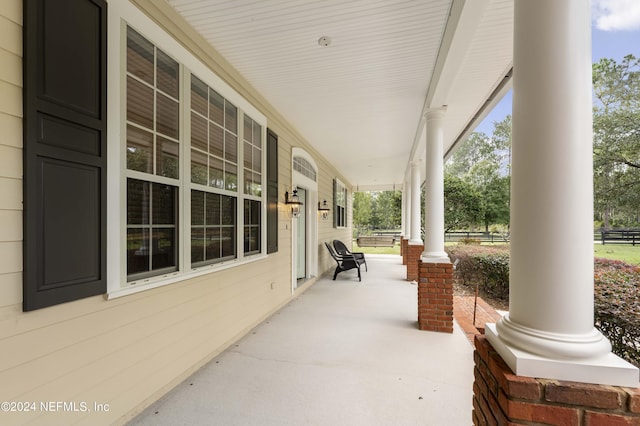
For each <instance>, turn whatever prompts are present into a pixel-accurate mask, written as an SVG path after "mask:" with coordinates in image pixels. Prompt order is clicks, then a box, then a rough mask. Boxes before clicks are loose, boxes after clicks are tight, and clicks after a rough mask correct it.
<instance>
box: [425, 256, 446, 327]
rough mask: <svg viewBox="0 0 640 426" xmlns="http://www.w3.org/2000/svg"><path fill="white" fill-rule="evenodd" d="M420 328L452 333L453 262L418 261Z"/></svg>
mask: <svg viewBox="0 0 640 426" xmlns="http://www.w3.org/2000/svg"><path fill="white" fill-rule="evenodd" d="M419 275H420V279H419V280H418V325H419V327H420V330H429V331H439V332H443V333H453V264H451V263H426V262H422V261H420V262H419Z"/></svg>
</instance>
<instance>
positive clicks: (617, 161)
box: [593, 55, 640, 228]
mask: <svg viewBox="0 0 640 426" xmlns="http://www.w3.org/2000/svg"><path fill="white" fill-rule="evenodd" d="M593 95H594V106H593V160H594V162H593V166H594V208H595V210H596V211H599V212H601V213H602V216H603V218H604V226H605V228H609V225H610V223H609V218H610V216H611V214H612V212H613V211H617V212H619V213H622V215H626V216H627V217H630V218H632V219H631V221H635V222H637V213H638V209H639V208H640V59H637V58H635V57H634V56H633V55H627V56H625V57H624V59H623V60H622V62H621V63H619V64H618V63H617V62H616V61H614V60H613V59H606V58H605V59H601V60H600V61H599V62H597V63H595V64H593ZM625 224H627V225H628V224H629V220H627V221H626V223H625Z"/></svg>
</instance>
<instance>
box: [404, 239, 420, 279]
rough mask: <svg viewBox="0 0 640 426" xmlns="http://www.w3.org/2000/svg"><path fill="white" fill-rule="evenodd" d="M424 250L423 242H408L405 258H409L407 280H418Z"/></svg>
mask: <svg viewBox="0 0 640 426" xmlns="http://www.w3.org/2000/svg"><path fill="white" fill-rule="evenodd" d="M423 251H424V245H422V244H416V245H414V244H407V246H406V248H405V254H406V256H405V258H406V260H407V263H406V265H407V281H418V263H419V262H420V256H422V252H423Z"/></svg>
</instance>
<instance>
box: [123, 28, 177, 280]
mask: <svg viewBox="0 0 640 426" xmlns="http://www.w3.org/2000/svg"><path fill="white" fill-rule="evenodd" d="M126 63H127V67H126V92H127V97H126V102H127V113H126V123H127V126H126V137H125V139H126V165H127V171H126V178H127V185H126V187H127V202H126V206H127V207H126V211H127V214H126V217H127V231H126V251H127V280H129V281H133V280H136V279H139V278H146V277H148V276H153V275H158V274H163V273H166V272H172V271H175V270H177V268H178V239H177V238H178V210H177V200H178V198H177V197H178V186H179V184H180V181H179V177H180V167H179V158H180V155H179V151H180V90H179V87H180V66H179V64H178V62H176V61H175V60H173V59H172V58H171V57H170V56H169V55H167V54H166V53H164V52H163V51H162V50H161V49H158V48H157V47H156V46H154V45H153V44H152V43H150V42H149V41H147V40H146V39H145V38H144V37H142V36H141V35H140V34H139V33H138V32H136V31H135V30H134V29H132V28H130V27H128V28H127V53H126Z"/></svg>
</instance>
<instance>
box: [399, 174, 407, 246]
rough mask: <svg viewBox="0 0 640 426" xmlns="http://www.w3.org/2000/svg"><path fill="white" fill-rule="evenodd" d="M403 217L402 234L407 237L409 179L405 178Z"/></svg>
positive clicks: (403, 185) (401, 223)
mask: <svg viewBox="0 0 640 426" xmlns="http://www.w3.org/2000/svg"><path fill="white" fill-rule="evenodd" d="M401 206H402V209H401V210H402V218H401V220H400V232H401V233H400V235H401V236H402V237H403V238H404V237H406V236H407V235H408V234H407V233H406V230H407V217H408V215H407V181H406V180H405V182H404V183H403V184H402V204H401Z"/></svg>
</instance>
